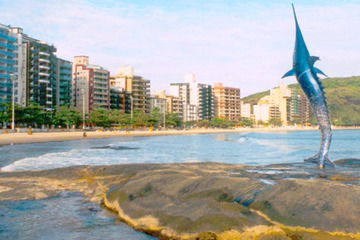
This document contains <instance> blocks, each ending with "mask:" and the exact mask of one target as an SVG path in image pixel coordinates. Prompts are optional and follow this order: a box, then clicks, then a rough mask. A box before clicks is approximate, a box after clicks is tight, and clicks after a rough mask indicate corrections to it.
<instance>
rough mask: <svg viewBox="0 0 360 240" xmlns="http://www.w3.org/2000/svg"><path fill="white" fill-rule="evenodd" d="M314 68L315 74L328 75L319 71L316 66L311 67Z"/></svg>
mask: <svg viewBox="0 0 360 240" xmlns="http://www.w3.org/2000/svg"><path fill="white" fill-rule="evenodd" d="M313 69H314V72H315V73H316V74H321V75H324V76H325V77H328V76H327V75H326V74H325V73H324V72H323V71H321V70H320V69H318V68H316V67H313Z"/></svg>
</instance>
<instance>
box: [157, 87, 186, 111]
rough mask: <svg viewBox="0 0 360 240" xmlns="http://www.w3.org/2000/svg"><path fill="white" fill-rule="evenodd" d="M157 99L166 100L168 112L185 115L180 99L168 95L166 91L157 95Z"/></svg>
mask: <svg viewBox="0 0 360 240" xmlns="http://www.w3.org/2000/svg"><path fill="white" fill-rule="evenodd" d="M155 96H156V97H158V98H162V99H166V112H168V113H175V114H178V115H179V116H180V117H182V115H183V103H182V101H181V99H180V98H179V97H175V96H172V95H168V94H166V92H165V90H164V91H161V92H159V93H157V94H155Z"/></svg>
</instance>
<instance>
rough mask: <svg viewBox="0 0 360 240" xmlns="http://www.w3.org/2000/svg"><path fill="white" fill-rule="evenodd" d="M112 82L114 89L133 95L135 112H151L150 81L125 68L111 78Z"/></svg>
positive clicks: (130, 68)
mask: <svg viewBox="0 0 360 240" xmlns="http://www.w3.org/2000/svg"><path fill="white" fill-rule="evenodd" d="M111 82H112V85H113V86H114V87H116V88H118V89H123V91H125V92H128V93H130V94H131V101H132V104H131V105H132V106H133V108H134V109H133V110H134V111H141V112H145V113H149V112H150V80H146V79H144V78H143V77H141V76H137V75H134V68H133V67H131V66H125V67H121V68H120V70H119V72H118V74H116V75H114V76H111Z"/></svg>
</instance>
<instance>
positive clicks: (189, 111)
mask: <svg viewBox="0 0 360 240" xmlns="http://www.w3.org/2000/svg"><path fill="white" fill-rule="evenodd" d="M170 94H171V95H173V96H176V97H178V98H180V99H181V101H182V103H183V121H198V120H210V119H212V118H213V117H214V95H213V91H212V87H211V85H208V84H201V83H198V82H197V81H196V77H195V75H194V74H193V73H190V74H187V75H185V82H184V83H171V84H170Z"/></svg>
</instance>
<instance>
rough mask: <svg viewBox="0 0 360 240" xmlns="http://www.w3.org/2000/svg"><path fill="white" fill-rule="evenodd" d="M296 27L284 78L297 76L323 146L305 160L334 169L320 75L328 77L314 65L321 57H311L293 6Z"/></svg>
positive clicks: (328, 119)
mask: <svg viewBox="0 0 360 240" xmlns="http://www.w3.org/2000/svg"><path fill="white" fill-rule="evenodd" d="M292 8H293V12H294V18H295V25H296V40H295V50H294V55H293V68H292V69H291V70H290V71H288V72H287V73H285V75H284V76H283V77H282V78H285V77H289V76H296V79H297V81H298V82H299V84H300V86H301V88H302V90H303V91H304V93H305V94H306V96H307V98H308V99H309V101H310V104H311V106H312V109H313V111H314V114H315V116H316V118H317V121H318V123H319V126H320V131H321V135H322V137H321V145H320V151H319V152H318V153H317V154H316V155H315V156H313V157H310V158H307V159H305V161H306V162H312V163H316V164H318V165H319V167H320V168H324V167H325V166H326V167H334V166H335V165H334V163H333V162H332V161H330V159H329V157H328V153H329V148H330V144H331V136H332V133H331V122H330V117H329V111H328V108H327V104H326V98H325V92H324V89H323V86H322V84H321V81H320V79H319V77H318V74H321V75H324V76H326V75H325V74H324V73H323V72H322V71H321V70H320V69H318V68H316V67H314V63H315V62H316V61H317V60H320V59H319V57H315V56H310V54H309V51H308V49H307V47H306V44H305V41H304V38H303V35H302V33H301V30H300V27H299V23H298V20H297V17H296V13H295V8H294V5H292Z"/></svg>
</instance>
